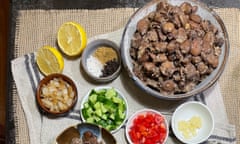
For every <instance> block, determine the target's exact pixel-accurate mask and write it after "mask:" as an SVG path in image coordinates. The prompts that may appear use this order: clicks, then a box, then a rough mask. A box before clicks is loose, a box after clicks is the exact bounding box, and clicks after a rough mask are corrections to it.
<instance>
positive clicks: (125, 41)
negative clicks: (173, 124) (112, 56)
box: [121, 0, 229, 100]
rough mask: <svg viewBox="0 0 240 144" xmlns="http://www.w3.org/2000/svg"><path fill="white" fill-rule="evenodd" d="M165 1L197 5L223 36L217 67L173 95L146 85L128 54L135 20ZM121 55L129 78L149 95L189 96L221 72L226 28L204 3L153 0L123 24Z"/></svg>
mask: <svg viewBox="0 0 240 144" xmlns="http://www.w3.org/2000/svg"><path fill="white" fill-rule="evenodd" d="M161 1H166V2H168V3H170V4H171V5H178V6H179V5H181V4H182V3H183V2H189V3H190V4H191V5H192V6H198V11H197V14H199V15H200V16H201V17H202V18H203V19H206V20H209V21H210V22H211V23H212V24H213V25H215V27H217V28H218V30H219V35H220V36H222V37H223V39H224V44H223V46H222V47H221V49H222V52H221V55H220V57H219V64H218V67H217V68H216V69H215V70H214V71H213V72H212V73H211V74H210V75H209V76H208V77H207V78H205V79H204V80H203V81H202V82H201V83H199V84H198V85H197V86H196V87H195V88H194V89H193V90H191V91H189V92H187V93H184V94H175V95H163V94H161V93H160V92H158V91H155V90H153V89H151V88H150V87H147V86H146V85H145V84H144V83H143V82H142V81H141V80H140V79H139V78H138V77H137V76H136V75H135V74H134V72H133V64H132V59H131V56H130V52H129V49H130V45H131V39H132V37H133V34H134V32H135V31H136V25H137V22H138V21H139V20H140V19H142V18H143V17H145V16H146V15H148V14H149V13H151V12H153V11H155V10H156V6H157V4H158V3H159V2H161ZM121 55H122V62H123V66H124V68H125V69H126V70H127V72H128V74H129V76H130V78H131V79H132V80H133V81H134V82H135V84H136V85H137V86H138V87H139V88H141V89H142V90H143V91H146V92H147V93H149V94H150V95H153V96H156V97H157V98H161V99H168V100H180V99H184V98H188V97H191V96H193V95H196V94H198V93H201V92H202V91H204V90H206V89H208V88H209V87H211V86H212V85H213V84H214V83H215V82H216V81H217V80H218V79H219V77H220V75H221V74H222V72H223V70H224V67H225V65H226V62H227V58H228V55H229V40H228V34H227V30H226V28H225V26H224V23H223V21H222V20H221V18H220V17H219V16H218V15H217V13H216V12H214V11H213V10H212V9H210V8H208V7H207V6H206V5H205V4H203V3H201V2H199V1H197V0H177V1H176V0H154V1H151V2H149V3H148V4H146V5H145V6H143V7H142V8H140V9H138V10H137V11H136V12H135V13H134V14H133V15H132V16H131V17H130V19H129V21H128V23H127V25H126V26H125V29H124V32H123V36H122V41H121Z"/></svg>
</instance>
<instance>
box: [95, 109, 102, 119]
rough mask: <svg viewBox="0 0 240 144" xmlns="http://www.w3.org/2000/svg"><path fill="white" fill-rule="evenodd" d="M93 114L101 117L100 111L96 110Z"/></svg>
mask: <svg viewBox="0 0 240 144" xmlns="http://www.w3.org/2000/svg"><path fill="white" fill-rule="evenodd" d="M95 113H96V115H97V116H99V117H102V111H101V109H96V111H95Z"/></svg>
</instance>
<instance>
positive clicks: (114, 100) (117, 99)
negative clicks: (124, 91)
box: [112, 97, 123, 104]
mask: <svg viewBox="0 0 240 144" xmlns="http://www.w3.org/2000/svg"><path fill="white" fill-rule="evenodd" d="M112 100H113V102H114V103H119V104H120V103H123V99H121V98H119V97H113V98H112Z"/></svg>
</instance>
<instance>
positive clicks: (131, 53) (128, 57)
mask: <svg viewBox="0 0 240 144" xmlns="http://www.w3.org/2000/svg"><path fill="white" fill-rule="evenodd" d="M229 50H230V47H229V39H228V34H227V29H226V27H225V25H224V23H223V21H222V19H221V18H220V17H219V16H218V15H217V13H216V12H214V10H212V9H210V8H208V7H207V6H206V5H205V4H204V3H202V2H200V1H197V0H177V1H176V0H153V1H151V2H149V3H148V4H146V5H144V6H143V7H142V8H140V9H138V10H137V11H136V12H135V13H134V14H133V15H132V16H131V17H130V19H129V21H128V23H127V25H126V26H125V29H124V32H123V36H122V40H121V56H122V63H123V66H124V68H125V69H126V71H127V72H128V75H129V77H130V78H131V79H132V80H133V81H134V83H135V84H136V85H137V86H138V87H139V88H140V89H142V90H143V91H145V92H147V93H148V94H149V95H152V96H155V97H157V98H160V99H167V100H181V99H186V98H189V97H192V96H194V95H196V94H199V93H201V92H203V91H205V90H207V89H208V88H210V87H211V86H213V85H214V84H215V83H216V81H217V80H218V79H219V78H220V76H221V74H222V72H223V70H224V68H225V66H226V64H227V59H228V55H229Z"/></svg>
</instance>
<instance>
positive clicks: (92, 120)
mask: <svg viewBox="0 0 240 144" xmlns="http://www.w3.org/2000/svg"><path fill="white" fill-rule="evenodd" d="M86 121H87V122H88V123H94V118H93V117H89V118H87V119H86Z"/></svg>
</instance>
